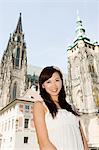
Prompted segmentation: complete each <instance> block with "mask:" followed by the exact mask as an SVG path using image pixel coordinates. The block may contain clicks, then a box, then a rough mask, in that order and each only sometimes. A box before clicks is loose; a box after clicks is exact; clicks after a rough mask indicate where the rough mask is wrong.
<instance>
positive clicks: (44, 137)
mask: <svg viewBox="0 0 99 150" xmlns="http://www.w3.org/2000/svg"><path fill="white" fill-rule="evenodd" d="M45 111H46V110H45V108H44V106H43V104H42V102H36V103H34V107H33V118H34V125H35V129H36V133H37V138H38V142H39V146H40V150H57V149H56V147H55V146H54V145H53V144H52V143H51V142H50V140H49V137H48V132H47V128H46V123H45V113H46V112H45Z"/></svg>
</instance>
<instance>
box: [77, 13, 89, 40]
mask: <svg viewBox="0 0 99 150" xmlns="http://www.w3.org/2000/svg"><path fill="white" fill-rule="evenodd" d="M81 39H83V40H84V39H85V40H87V41H90V39H89V38H88V37H87V36H86V34H85V29H84V27H83V25H82V21H81V19H80V17H79V14H78V11H77V22H76V38H75V41H74V42H76V41H78V40H81Z"/></svg>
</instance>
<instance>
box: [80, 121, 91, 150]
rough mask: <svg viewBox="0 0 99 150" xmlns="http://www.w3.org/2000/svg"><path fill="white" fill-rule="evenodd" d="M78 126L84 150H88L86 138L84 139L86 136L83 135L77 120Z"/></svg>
mask: <svg viewBox="0 0 99 150" xmlns="http://www.w3.org/2000/svg"><path fill="white" fill-rule="evenodd" d="M79 128H80V133H81V137H82V141H83V145H84V150H89V148H88V143H87V140H86V137H85V134H84V131H83V128H82V126H81V123H80V122H79Z"/></svg>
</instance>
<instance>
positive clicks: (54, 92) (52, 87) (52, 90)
mask: <svg viewBox="0 0 99 150" xmlns="http://www.w3.org/2000/svg"><path fill="white" fill-rule="evenodd" d="M42 87H43V88H45V90H46V92H47V93H48V94H50V96H51V98H52V99H53V100H58V94H59V92H60V90H61V88H62V80H61V78H60V76H59V74H58V73H57V72H54V73H53V75H52V77H51V78H49V79H48V80H46V81H45V82H44V83H43V85H42Z"/></svg>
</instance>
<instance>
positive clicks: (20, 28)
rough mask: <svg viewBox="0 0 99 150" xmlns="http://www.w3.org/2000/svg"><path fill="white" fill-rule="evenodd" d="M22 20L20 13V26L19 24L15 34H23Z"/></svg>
mask: <svg viewBox="0 0 99 150" xmlns="http://www.w3.org/2000/svg"><path fill="white" fill-rule="evenodd" d="M22 31H23V30H22V19H21V13H20V16H19V20H18V24H17V27H16V30H15V33H22Z"/></svg>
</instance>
